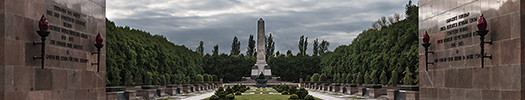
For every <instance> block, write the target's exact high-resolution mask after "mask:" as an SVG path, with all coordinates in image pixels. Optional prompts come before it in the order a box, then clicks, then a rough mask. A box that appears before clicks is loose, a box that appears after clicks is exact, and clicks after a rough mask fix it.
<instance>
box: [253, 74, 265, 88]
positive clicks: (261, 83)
mask: <svg viewBox="0 0 525 100" xmlns="http://www.w3.org/2000/svg"><path fill="white" fill-rule="evenodd" d="M256 81H257V83H256V84H255V87H257V88H261V87H266V86H267V85H266V82H267V81H268V80H266V78H265V77H264V74H263V73H262V72H261V74H259V77H258V78H257V79H256Z"/></svg>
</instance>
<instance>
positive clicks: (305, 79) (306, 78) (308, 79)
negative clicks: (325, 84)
mask: <svg viewBox="0 0 525 100" xmlns="http://www.w3.org/2000/svg"><path fill="white" fill-rule="evenodd" d="M310 78H312V76H310V75H306V77H305V78H304V81H306V82H309V81H310Z"/></svg>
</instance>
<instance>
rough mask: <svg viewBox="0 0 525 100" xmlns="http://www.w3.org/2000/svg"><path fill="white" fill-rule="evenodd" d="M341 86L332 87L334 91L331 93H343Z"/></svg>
mask: <svg viewBox="0 0 525 100" xmlns="http://www.w3.org/2000/svg"><path fill="white" fill-rule="evenodd" d="M340 90H341V85H332V91H331V92H341V91H340Z"/></svg>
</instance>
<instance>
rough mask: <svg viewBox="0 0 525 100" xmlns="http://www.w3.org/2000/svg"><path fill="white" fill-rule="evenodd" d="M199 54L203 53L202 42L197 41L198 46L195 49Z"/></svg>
mask: <svg viewBox="0 0 525 100" xmlns="http://www.w3.org/2000/svg"><path fill="white" fill-rule="evenodd" d="M196 51H197V52H198V53H199V54H201V55H204V42H202V41H201V42H200V43H199V47H197V50H196Z"/></svg>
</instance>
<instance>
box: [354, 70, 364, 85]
mask: <svg viewBox="0 0 525 100" xmlns="http://www.w3.org/2000/svg"><path fill="white" fill-rule="evenodd" d="M355 83H357V84H359V85H361V84H363V74H361V72H359V73H357V77H356V79H355Z"/></svg>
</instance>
